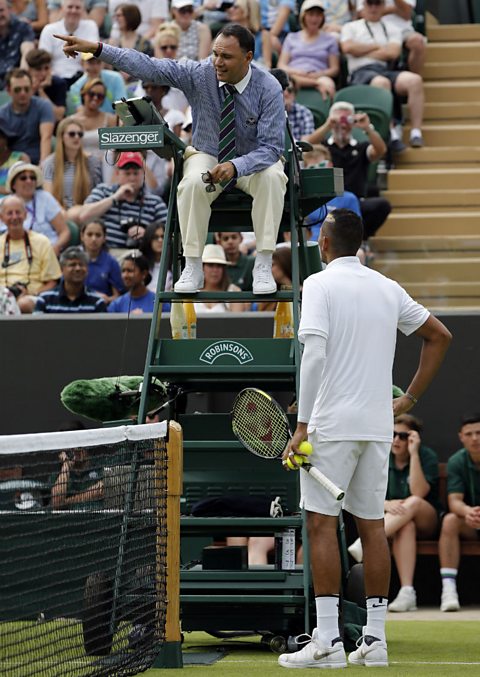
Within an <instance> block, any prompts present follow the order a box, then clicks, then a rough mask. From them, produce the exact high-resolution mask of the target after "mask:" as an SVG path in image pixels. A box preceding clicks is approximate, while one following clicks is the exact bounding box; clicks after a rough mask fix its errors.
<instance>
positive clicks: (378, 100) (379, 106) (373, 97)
mask: <svg viewBox="0 0 480 677" xmlns="http://www.w3.org/2000/svg"><path fill="white" fill-rule="evenodd" d="M337 101H348V102H349V103H351V104H353V105H354V106H355V110H356V111H357V112H358V111H363V112H364V113H368V116H369V117H370V120H371V121H372V123H373V125H374V126H375V129H376V130H377V132H378V133H379V134H380V136H381V137H382V139H383V140H384V141H385V143H388V141H389V139H390V122H391V119H392V115H393V94H392V93H391V92H389V91H387V90H386V89H381V88H380V87H371V86H370V85H351V86H350V87H344V88H343V89H340V90H339V91H338V92H337V93H336V94H335V98H334V103H336V102H337Z"/></svg>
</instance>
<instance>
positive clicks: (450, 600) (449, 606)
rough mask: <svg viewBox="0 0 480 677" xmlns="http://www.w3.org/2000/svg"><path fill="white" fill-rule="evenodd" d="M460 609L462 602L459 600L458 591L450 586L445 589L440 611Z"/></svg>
mask: <svg viewBox="0 0 480 677" xmlns="http://www.w3.org/2000/svg"><path fill="white" fill-rule="evenodd" d="M459 609H460V602H459V601H458V593H457V591H456V590H454V589H450V588H446V589H445V590H443V591H442V601H441V604H440V611H459Z"/></svg>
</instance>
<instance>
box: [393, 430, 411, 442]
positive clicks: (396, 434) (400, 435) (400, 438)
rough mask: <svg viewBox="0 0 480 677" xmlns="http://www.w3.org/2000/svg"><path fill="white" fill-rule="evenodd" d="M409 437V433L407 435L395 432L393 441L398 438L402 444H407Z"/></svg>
mask: <svg viewBox="0 0 480 677" xmlns="http://www.w3.org/2000/svg"><path fill="white" fill-rule="evenodd" d="M408 435H409V433H405V432H401V433H400V432H397V431H396V430H395V431H394V433H393V439H395V438H396V437H398V439H399V440H402V442H406V441H407V440H408Z"/></svg>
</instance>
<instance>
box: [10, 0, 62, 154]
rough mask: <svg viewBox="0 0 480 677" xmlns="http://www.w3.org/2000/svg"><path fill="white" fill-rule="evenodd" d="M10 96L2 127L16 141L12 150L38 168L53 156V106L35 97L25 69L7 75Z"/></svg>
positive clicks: (15, 70)
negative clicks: (5, 127) (7, 130)
mask: <svg viewBox="0 0 480 677" xmlns="http://www.w3.org/2000/svg"><path fill="white" fill-rule="evenodd" d="M0 2H1V0H0ZM7 92H8V94H10V97H11V101H9V102H8V103H5V104H4V105H3V106H0V125H6V126H7V127H8V128H9V129H10V130H11V133H12V135H13V136H14V137H15V138H14V140H13V141H12V144H11V146H12V149H13V150H16V151H19V152H21V153H26V154H27V155H28V157H29V158H30V160H31V161H32V162H33V164H35V165H38V164H39V163H40V162H41V161H42V160H44V159H45V158H46V157H47V155H49V154H50V153H51V147H52V134H53V126H54V124H55V113H54V111H53V106H52V104H51V103H50V101H46V100H45V99H41V98H40V97H38V96H33V92H32V78H31V77H30V74H29V73H28V71H26V70H23V69H22V68H14V69H13V70H12V71H9V72H8V74H7Z"/></svg>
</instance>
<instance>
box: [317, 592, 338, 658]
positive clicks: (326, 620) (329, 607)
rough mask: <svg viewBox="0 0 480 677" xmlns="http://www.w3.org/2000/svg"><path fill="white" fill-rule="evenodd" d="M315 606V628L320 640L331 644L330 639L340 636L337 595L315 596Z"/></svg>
mask: <svg viewBox="0 0 480 677" xmlns="http://www.w3.org/2000/svg"><path fill="white" fill-rule="evenodd" d="M315 605H316V607H317V630H318V638H319V640H320V642H321V643H322V644H323V645H325V646H332V641H333V640H334V639H337V637H339V636H340V630H339V629H338V605H339V596H338V595H325V596H322V597H315Z"/></svg>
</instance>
